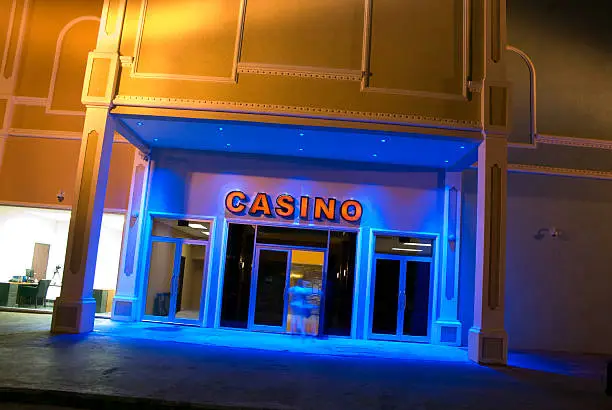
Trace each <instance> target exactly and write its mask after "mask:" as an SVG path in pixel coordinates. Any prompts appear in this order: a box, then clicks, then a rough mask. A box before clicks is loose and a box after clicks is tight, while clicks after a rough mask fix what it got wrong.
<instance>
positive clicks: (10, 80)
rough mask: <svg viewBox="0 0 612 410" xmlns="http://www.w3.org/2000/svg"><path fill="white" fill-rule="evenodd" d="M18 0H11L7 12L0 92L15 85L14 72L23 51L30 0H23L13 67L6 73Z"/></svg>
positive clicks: (10, 91)
mask: <svg viewBox="0 0 612 410" xmlns="http://www.w3.org/2000/svg"><path fill="white" fill-rule="evenodd" d="M17 2H18V0H13V2H12V3H11V11H10V14H9V24H8V27H7V33H6V42H5V44H4V50H3V51H2V60H0V92H1V93H9V94H10V93H12V92H13V88H14V86H15V79H16V76H15V74H16V73H17V72H18V70H19V66H20V63H21V53H22V51H23V42H24V38H25V34H26V23H27V17H28V14H29V8H30V0H23V10H22V12H21V21H20V22H19V33H18V35H17V46H16V48H15V56H14V58H13V69H12V71H11V73H10V74H9V75H8V76H7V75H6V66H7V65H8V57H9V50H10V48H11V44H12V43H11V38H12V32H13V30H14V28H15V17H16V10H17Z"/></svg>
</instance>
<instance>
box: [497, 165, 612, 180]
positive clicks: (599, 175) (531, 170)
mask: <svg viewBox="0 0 612 410" xmlns="http://www.w3.org/2000/svg"><path fill="white" fill-rule="evenodd" d="M508 171H509V172H520V173H526V174H541V175H554V176H565V177H572V178H587V179H604V180H612V172H606V171H594V170H589V169H574V168H557V167H547V166H543V165H525V164H508Z"/></svg>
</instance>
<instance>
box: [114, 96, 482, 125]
mask: <svg viewBox="0 0 612 410" xmlns="http://www.w3.org/2000/svg"><path fill="white" fill-rule="evenodd" d="M113 104H114V105H123V106H131V107H147V108H168V109H181V110H195V111H217V112H229V113H249V114H274V115H286V116H293V117H306V118H317V119H332V120H345V121H351V120H353V121H361V122H376V123H387V124H398V125H415V126H422V127H431V128H444V129H456V130H465V131H479V130H480V128H479V123H478V121H466V120H454V119H446V118H435V117H428V116H424V115H412V114H392V113H376V112H368V111H354V110H341V109H335V108H321V107H301V106H289V105H278V104H258V103H247V102H232V101H214V100H195V99H181V98H165V97H142V96H131V95H118V96H117V97H115V99H114V100H113Z"/></svg>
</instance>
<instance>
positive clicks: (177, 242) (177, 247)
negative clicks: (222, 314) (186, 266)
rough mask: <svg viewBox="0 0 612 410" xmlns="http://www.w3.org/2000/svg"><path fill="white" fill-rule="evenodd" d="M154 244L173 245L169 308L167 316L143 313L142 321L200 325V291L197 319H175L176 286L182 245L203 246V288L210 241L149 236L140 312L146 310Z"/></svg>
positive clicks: (201, 298) (201, 300) (201, 297)
mask: <svg viewBox="0 0 612 410" xmlns="http://www.w3.org/2000/svg"><path fill="white" fill-rule="evenodd" d="M154 242H160V243H172V244H174V263H173V264H172V273H171V275H172V276H171V279H170V307H169V310H168V316H155V315H148V314H146V313H143V315H142V320H145V321H154V322H163V323H176V324H189V325H195V324H201V323H202V319H203V318H202V307H203V306H202V303H203V302H204V300H203V296H202V292H201V291H200V308H199V313H198V318H197V319H184V318H178V319H177V318H176V301H177V294H178V285H179V284H178V278H179V275H180V269H181V254H182V248H183V244H187V245H201V246H205V247H206V250H205V252H204V268H203V271H202V286H203V287H204V276H205V275H206V272H207V267H208V253H209V252H208V251H209V246H210V241H205V240H201V239H186V238H171V237H165V236H156V235H150V238H149V249H148V252H147V261H146V266H145V272H146V280H145V286H144V295H145V297H143V301H142V303H143V310H142V311H143V312H146V309H147V297H146V295H147V294H148V287H149V279H150V273H151V270H150V269H151V256H152V255H153V243H154Z"/></svg>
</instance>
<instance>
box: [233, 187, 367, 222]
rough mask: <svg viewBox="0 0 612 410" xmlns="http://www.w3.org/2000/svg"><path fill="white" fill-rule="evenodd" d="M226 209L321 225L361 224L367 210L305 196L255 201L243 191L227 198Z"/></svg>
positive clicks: (263, 195) (352, 203)
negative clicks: (341, 222) (320, 222)
mask: <svg viewBox="0 0 612 410" xmlns="http://www.w3.org/2000/svg"><path fill="white" fill-rule="evenodd" d="M225 209H227V210H228V211H229V212H230V213H232V214H234V215H249V216H253V217H262V216H263V217H268V218H276V217H280V218H284V219H295V218H296V214H297V216H298V217H299V219H301V220H311V219H315V220H318V221H330V222H340V221H344V222H348V223H357V222H359V221H360V220H361V217H362V215H363V207H362V206H361V203H360V202H359V201H356V200H354V199H347V200H345V201H342V202H340V201H338V200H337V199H336V198H320V197H315V198H312V197H309V196H301V197H299V198H297V199H296V198H294V197H293V196H291V195H288V194H283V195H279V196H277V197H276V200H272V198H271V197H270V195H268V194H267V193H264V192H259V193H258V194H256V195H255V196H254V197H253V198H252V199H251V198H249V196H248V195H246V194H245V193H244V192H242V191H231V192H229V193H228V194H227V195H226V197H225Z"/></svg>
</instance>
